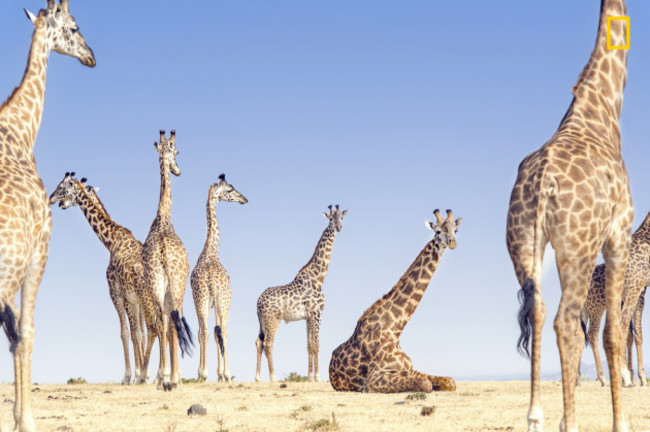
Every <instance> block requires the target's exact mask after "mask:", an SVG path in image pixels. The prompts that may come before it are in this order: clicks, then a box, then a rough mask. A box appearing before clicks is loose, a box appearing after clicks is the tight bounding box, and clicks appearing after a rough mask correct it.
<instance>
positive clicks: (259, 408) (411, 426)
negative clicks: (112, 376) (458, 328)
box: [0, 381, 650, 432]
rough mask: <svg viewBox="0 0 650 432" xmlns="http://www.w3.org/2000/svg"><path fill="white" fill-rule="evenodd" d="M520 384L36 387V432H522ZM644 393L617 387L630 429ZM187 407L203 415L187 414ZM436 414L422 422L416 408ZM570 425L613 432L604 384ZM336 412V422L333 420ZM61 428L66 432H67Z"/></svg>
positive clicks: (642, 409)
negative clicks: (411, 395) (387, 389)
mask: <svg viewBox="0 0 650 432" xmlns="http://www.w3.org/2000/svg"><path fill="white" fill-rule="evenodd" d="M528 391H529V384H528V383H527V382H521V381H520V382H459V383H458V390H457V391H456V392H453V393H431V394H429V395H428V396H427V399H426V401H424V400H419V399H409V400H407V399H405V398H406V396H407V394H406V393H401V394H392V395H378V394H358V393H336V392H334V391H333V390H332V388H331V387H330V385H329V384H328V383H289V384H288V385H287V387H286V388H280V385H279V384H278V383H276V384H269V383H259V384H253V383H242V384H239V383H238V384H219V383H214V382H208V383H201V384H191V385H185V386H183V388H181V389H180V390H175V391H173V392H167V393H165V392H162V391H157V390H156V388H155V386H153V385H151V384H147V385H138V386H121V385H118V384H101V385H96V384H84V385H74V386H70V385H65V384H64V385H34V386H33V392H32V396H33V405H34V415H35V417H36V428H37V430H38V431H57V430H73V431H74V432H82V431H156V432H158V431H176V432H183V431H208V432H213V431H220V430H221V431H226V430H227V431H229V432H246V431H251V432H253V431H254V432H263V431H269V432H270V431H278V430H282V431H309V430H321V431H324V430H338V431H368V430H372V431H395V430H400V431H443V432H444V431H454V432H455V431H516V430H525V429H526V412H527V410H528V397H529V395H528ZM13 397H14V396H13V386H12V385H9V384H3V385H0V401H3V400H5V399H9V400H8V401H6V402H4V403H3V404H2V410H3V412H2V414H3V418H4V419H5V421H7V420H9V419H12V417H13V416H12V414H11V410H12V399H13ZM649 398H650V389H648V388H642V387H635V388H631V389H623V402H624V403H625V404H626V418H627V423H628V426H629V428H630V431H637V432H640V431H646V430H650V413H649V412H648V407H647V401H648V400H649ZM194 403H200V404H202V405H203V406H204V407H205V408H206V409H207V410H208V413H207V415H205V416H192V417H188V416H187V409H188V408H189V407H190V405H192V404H194ZM542 403H543V405H544V414H545V422H544V423H545V425H546V428H545V429H547V430H557V427H558V424H559V421H560V418H561V415H562V413H561V403H562V395H561V387H560V383H558V382H544V383H542ZM428 406H435V412H434V413H432V414H431V415H429V416H422V415H421V413H422V409H423V408H426V407H428ZM577 410H578V422H579V423H578V425H579V427H580V430H584V431H589V432H599V431H603V432H604V431H611V405H610V391H609V387H601V386H600V384H599V383H597V382H585V383H583V384H582V386H581V387H580V388H578V390H577ZM332 414H334V416H333V415H332ZM64 427H67V428H68V429H65V428H64Z"/></svg>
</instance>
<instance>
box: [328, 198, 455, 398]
mask: <svg viewBox="0 0 650 432" xmlns="http://www.w3.org/2000/svg"><path fill="white" fill-rule="evenodd" d="M433 214H434V215H435V216H436V222H432V221H426V222H425V224H426V225H427V227H429V229H431V230H432V231H433V232H434V233H435V234H434V237H433V240H431V241H430V242H428V243H427V244H426V246H425V247H424V249H422V251H421V252H420V254H419V255H418V256H417V258H416V259H415V261H413V264H411V266H410V267H409V268H408V269H407V270H406V272H405V273H404V275H403V276H402V277H401V278H400V280H399V281H398V282H397V284H396V285H395V286H394V287H393V289H391V290H390V292H388V294H386V295H384V296H383V297H382V298H381V299H379V300H377V301H376V302H375V303H374V304H373V305H372V306H370V308H368V310H366V311H365V312H364V313H363V315H361V318H359V321H358V322H357V326H356V328H355V329H354V333H353V334H352V336H350V338H349V339H348V340H347V341H345V342H343V343H342V344H341V345H339V346H338V347H337V348H336V349H335V350H334V351H333V352H332V358H331V360H330V368H329V372H330V383H331V384H332V387H333V388H334V390H336V391H357V392H370V393H398V392H407V391H411V392H426V393H430V392H431V391H433V390H449V391H453V390H456V382H455V381H454V379H453V378H451V377H436V376H431V375H427V374H425V373H422V372H418V371H415V370H413V365H412V363H411V359H410V358H409V357H408V356H407V355H406V353H405V352H404V351H402V349H401V348H400V345H399V339H400V337H401V335H402V331H403V330H404V327H406V324H407V323H408V322H409V320H410V319H411V316H413V313H414V312H415V309H416V308H417V307H418V304H419V303H420V300H422V297H423V296H424V292H425V291H426V289H427V286H428V285H429V282H430V281H431V277H432V276H433V274H434V273H435V271H436V269H437V268H438V264H439V263H440V258H442V253H443V252H444V251H445V249H446V248H447V247H449V248H450V249H455V248H456V232H457V231H458V226H459V225H460V223H461V221H462V218H458V219H456V220H454V219H453V214H452V211H451V210H447V218H446V219H443V218H442V216H441V215H440V211H439V210H437V209H436V210H435V211H434V212H433Z"/></svg>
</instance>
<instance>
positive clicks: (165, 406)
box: [159, 404, 169, 410]
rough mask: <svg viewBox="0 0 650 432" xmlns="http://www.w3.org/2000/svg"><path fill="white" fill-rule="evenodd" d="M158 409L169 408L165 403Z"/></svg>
mask: <svg viewBox="0 0 650 432" xmlns="http://www.w3.org/2000/svg"><path fill="white" fill-rule="evenodd" d="M159 409H161V410H168V409H169V405H167V404H163V406H161V407H160V408H159Z"/></svg>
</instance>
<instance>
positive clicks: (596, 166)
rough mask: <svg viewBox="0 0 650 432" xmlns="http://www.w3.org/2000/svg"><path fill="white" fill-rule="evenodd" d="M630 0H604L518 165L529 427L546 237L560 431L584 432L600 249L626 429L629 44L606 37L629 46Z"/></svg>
mask: <svg viewBox="0 0 650 432" xmlns="http://www.w3.org/2000/svg"><path fill="white" fill-rule="evenodd" d="M622 15H625V1H624V0H602V2H601V8H600V22H599V26H598V36H597V39H596V45H595V48H594V50H593V52H592V54H591V58H590V59H589V62H588V63H587V65H586V66H585V68H584V70H583V71H582V73H581V74H580V77H579V78H578V82H577V83H576V85H575V86H574V88H573V95H574V98H573V101H572V102H571V105H570V106H569V109H568V111H567V112H566V114H565V115H564V118H563V119H562V121H561V123H560V126H559V128H558V130H557V132H556V133H555V135H553V137H552V138H551V139H550V140H549V141H547V142H546V144H544V145H543V146H542V147H541V148H540V149H539V150H537V151H535V152H533V153H531V154H529V155H528V156H527V157H526V158H525V159H524V160H523V161H522V162H521V164H520V165H519V173H518V176H517V180H516V183H515V185H514V187H513V190H512V196H511V198H510V207H509V211H508V219H507V234H506V242H507V245H508V251H509V252H510V257H511V259H512V262H513V264H514V268H515V273H516V275H517V279H518V281H519V284H520V285H521V290H520V291H519V298H520V301H521V309H520V311H519V325H520V327H521V335H520V337H519V340H518V346H519V350H520V352H522V353H525V355H527V356H530V352H529V344H530V341H531V330H532V363H531V396H530V408H529V410H528V431H529V432H532V431H541V430H542V422H543V420H544V415H543V411H542V407H541V404H540V384H539V381H540V354H541V353H540V347H541V331H542V325H543V323H544V316H545V313H546V306H545V304H544V302H543V300H542V291H541V285H540V280H541V270H542V259H543V255H544V249H545V247H546V245H547V243H548V242H550V243H551V245H552V246H553V249H555V258H556V263H557V269H558V273H559V276H560V283H561V286H562V297H561V299H560V306H559V309H558V312H557V315H556V317H555V322H554V329H555V332H556V334H557V345H558V348H559V351H560V360H561V363H562V390H563V394H564V399H563V402H564V417H563V418H562V421H561V423H560V429H561V430H563V431H567V432H575V431H577V430H578V427H577V422H576V415H575V381H576V372H577V369H578V362H579V361H580V352H581V349H582V341H584V339H583V334H582V331H581V330H580V324H579V323H580V312H581V310H582V307H583V305H584V302H585V299H586V297H587V290H588V289H589V280H590V278H591V275H592V273H593V271H594V267H595V266H596V259H597V257H598V253H599V252H601V250H602V254H603V258H604V259H605V264H606V265H607V274H606V281H605V287H606V288H605V290H606V293H605V294H606V302H607V320H606V322H605V337H604V342H605V349H606V352H607V360H608V363H609V368H610V375H611V377H612V383H613V384H612V386H611V387H612V388H611V392H612V405H613V430H614V431H616V432H622V431H626V430H627V427H626V425H625V419H624V416H623V411H622V409H621V400H620V391H621V385H620V380H621V367H622V363H621V360H622V356H621V354H622V336H621V327H620V323H621V310H620V309H621V291H622V288H623V277H624V273H625V263H626V261H627V256H628V249H629V246H630V226H631V223H632V217H633V209H632V199H631V197H630V188H629V181H628V177H627V172H626V170H625V165H624V163H623V159H622V156H621V139H620V133H619V128H618V120H619V117H620V114H621V106H622V104H623V89H624V87H625V79H626V74H627V71H626V64H627V50H625V49H608V48H607V43H608V36H609V38H611V43H612V44H613V45H617V46H624V45H625V44H626V31H627V29H626V24H625V22H624V21H621V20H616V21H613V22H612V23H611V31H610V32H609V33H610V34H609V35H608V34H607V33H608V31H607V30H608V27H609V25H608V23H607V17H608V16H622Z"/></svg>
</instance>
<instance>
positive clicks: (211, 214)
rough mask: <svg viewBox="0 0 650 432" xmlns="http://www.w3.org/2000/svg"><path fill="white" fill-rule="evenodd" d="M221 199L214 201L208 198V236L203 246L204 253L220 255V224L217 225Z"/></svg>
mask: <svg viewBox="0 0 650 432" xmlns="http://www.w3.org/2000/svg"><path fill="white" fill-rule="evenodd" d="M218 202H219V201H212V200H211V199H210V198H208V204H207V205H206V216H207V219H208V236H207V238H206V239H205V246H203V253H204V254H205V253H209V254H212V255H216V256H218V255H219V226H218V225H217V211H216V207H217V203H218Z"/></svg>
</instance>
